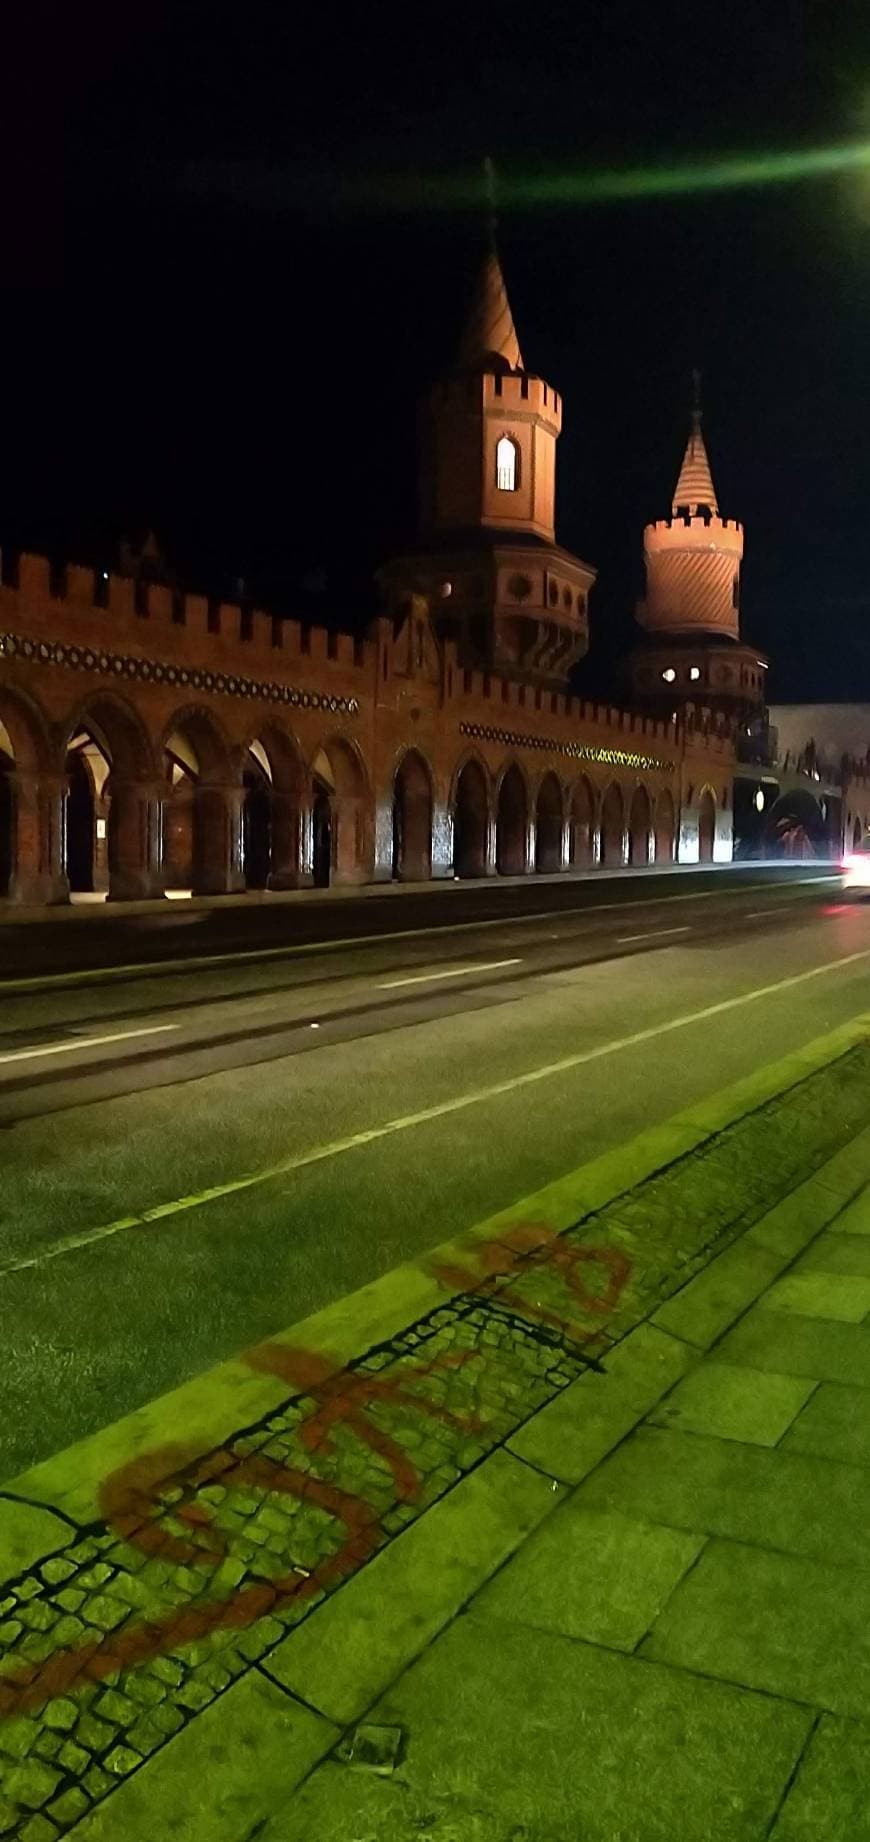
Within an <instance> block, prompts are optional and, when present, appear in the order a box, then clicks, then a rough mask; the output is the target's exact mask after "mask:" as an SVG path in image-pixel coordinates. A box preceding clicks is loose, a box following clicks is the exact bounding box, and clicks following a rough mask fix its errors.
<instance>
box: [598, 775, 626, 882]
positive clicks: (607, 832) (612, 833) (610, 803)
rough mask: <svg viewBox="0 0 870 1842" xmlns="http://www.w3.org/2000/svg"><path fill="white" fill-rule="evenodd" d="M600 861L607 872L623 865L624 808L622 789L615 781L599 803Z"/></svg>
mask: <svg viewBox="0 0 870 1842" xmlns="http://www.w3.org/2000/svg"><path fill="white" fill-rule="evenodd" d="M600 861H601V863H603V864H606V865H607V867H608V869H609V870H616V869H621V868H622V866H623V864H624V863H625V807H624V805H623V800H622V789H621V788H620V787H619V786H618V785H617V782H616V781H615V780H612V781H611V783H610V786H609V787H608V788H607V791H606V793H605V795H604V798H603V800H602V801H601V849H600Z"/></svg>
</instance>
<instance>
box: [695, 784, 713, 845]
mask: <svg viewBox="0 0 870 1842" xmlns="http://www.w3.org/2000/svg"><path fill="white" fill-rule="evenodd" d="M715 846H716V795H715V794H714V792H713V789H712V787H704V788H703V789H702V792H701V795H700V798H699V800H698V862H699V863H712V862H713V855H714V851H715Z"/></svg>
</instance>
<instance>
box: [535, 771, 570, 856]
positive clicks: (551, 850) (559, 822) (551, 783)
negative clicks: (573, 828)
mask: <svg viewBox="0 0 870 1842" xmlns="http://www.w3.org/2000/svg"><path fill="white" fill-rule="evenodd" d="M563 811H564V807H563V799H562V788H561V785H560V783H559V780H558V778H557V776H556V775H555V774H554V773H553V770H552V768H550V769H549V770H548V772H547V773H546V774H545V775H544V777H543V779H542V781H541V784H540V786H539V787H538V797H537V800H536V801H535V869H536V870H537V871H538V872H539V874H541V875H545V876H548V875H552V874H553V873H554V872H555V871H557V870H561V868H562V837H563V831H564V821H563Z"/></svg>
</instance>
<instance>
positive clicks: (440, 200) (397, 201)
mask: <svg viewBox="0 0 870 1842" xmlns="http://www.w3.org/2000/svg"><path fill="white" fill-rule="evenodd" d="M865 167H870V141H849V142H841V143H839V144H836V145H834V146H830V147H810V148H803V149H795V150H792V151H780V152H759V153H740V154H726V155H722V156H717V157H712V158H709V159H704V160H687V161H682V162H676V163H674V164H672V165H665V164H661V165H658V164H655V165H648V166H635V167H624V168H611V169H609V170H603V171H595V170H594V169H592V168H590V167H583V166H573V167H559V168H550V169H547V168H542V169H540V170H538V171H535V172H531V171H527V172H522V171H515V172H510V171H506V170H505V169H503V168H500V169H499V172H498V208H499V210H500V211H506V210H508V211H511V210H516V211H520V210H529V209H536V208H538V207H542V208H546V207H548V206H551V207H557V208H558V207H562V208H564V207H566V206H570V205H594V204H608V203H611V202H613V201H616V200H624V199H643V198H666V197H669V196H676V197H682V196H684V195H686V194H689V193H693V192H727V191H738V190H741V189H745V188H752V187H761V186H770V185H789V184H796V183H797V182H798V181H800V180H803V179H819V178H825V177H827V176H829V175H831V174H836V173H842V172H850V171H854V170H859V169H862V168H865ZM340 190H341V192H342V193H343V195H344V197H345V198H346V199H347V200H348V201H350V200H351V199H352V200H353V201H355V202H357V203H362V202H365V203H368V204H369V205H375V206H380V207H381V208H383V207H388V208H389V207H392V208H393V209H400V210H424V211H425V210H429V211H439V210H440V211H456V210H474V211H480V210H485V209H486V208H487V207H489V208H490V209H491V208H492V202H493V201H492V190H493V181H492V173H491V170H490V171H483V172H482V171H480V170H477V171H466V172H462V173H448V174H444V175H442V176H441V177H436V176H434V175H433V174H431V173H429V174H422V173H403V174H381V175H380V176H377V177H375V176H368V177H360V178H357V179H354V180H352V181H351V182H350V184H349V185H347V186H343V187H341V188H340Z"/></svg>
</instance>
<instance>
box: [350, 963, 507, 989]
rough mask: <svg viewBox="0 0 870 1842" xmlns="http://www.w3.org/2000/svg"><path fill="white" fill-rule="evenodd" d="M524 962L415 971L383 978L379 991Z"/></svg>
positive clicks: (427, 982) (462, 976)
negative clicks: (402, 976)
mask: <svg viewBox="0 0 870 1842" xmlns="http://www.w3.org/2000/svg"><path fill="white" fill-rule="evenodd" d="M522 963H523V962H522V959H490V960H486V961H485V962H484V963H483V965H480V966H451V968H450V970H449V972H415V974H414V976H413V978H407V979H382V980H381V982H380V983H379V985H378V991H395V989H396V987H397V985H431V984H432V982H433V981H434V980H435V979H464V978H467V977H468V975H469V973H470V972H498V971H500V969H501V967H502V966H521V965H522Z"/></svg>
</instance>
